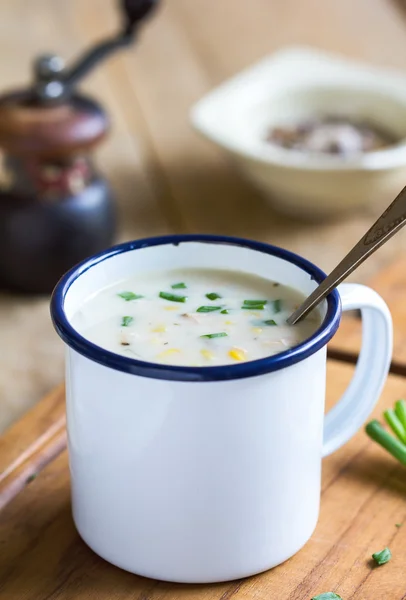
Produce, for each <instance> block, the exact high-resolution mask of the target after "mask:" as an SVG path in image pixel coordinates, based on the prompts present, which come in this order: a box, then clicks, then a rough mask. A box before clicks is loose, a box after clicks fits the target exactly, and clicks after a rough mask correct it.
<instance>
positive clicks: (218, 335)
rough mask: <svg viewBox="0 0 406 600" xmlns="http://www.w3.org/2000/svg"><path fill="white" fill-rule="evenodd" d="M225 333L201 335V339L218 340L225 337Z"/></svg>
mask: <svg viewBox="0 0 406 600" xmlns="http://www.w3.org/2000/svg"><path fill="white" fill-rule="evenodd" d="M226 336H227V333H226V332H225V331H221V332H220V333H206V335H201V336H200V337H202V338H210V339H211V338H219V337H226Z"/></svg>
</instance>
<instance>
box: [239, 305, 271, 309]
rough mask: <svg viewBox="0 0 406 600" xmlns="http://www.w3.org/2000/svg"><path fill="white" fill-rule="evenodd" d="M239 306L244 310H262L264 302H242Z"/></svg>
mask: <svg viewBox="0 0 406 600" xmlns="http://www.w3.org/2000/svg"><path fill="white" fill-rule="evenodd" d="M241 308H243V309H244V310H264V308H265V304H243V305H242V306H241Z"/></svg>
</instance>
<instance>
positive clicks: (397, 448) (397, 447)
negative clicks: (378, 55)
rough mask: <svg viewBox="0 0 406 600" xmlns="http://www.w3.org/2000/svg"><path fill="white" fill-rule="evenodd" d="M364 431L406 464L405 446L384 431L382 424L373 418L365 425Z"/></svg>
mask: <svg viewBox="0 0 406 600" xmlns="http://www.w3.org/2000/svg"><path fill="white" fill-rule="evenodd" d="M365 431H366V433H367V434H368V435H369V437H370V438H371V439H373V440H374V441H375V442H377V443H378V444H380V445H381V446H382V447H383V448H385V449H386V450H387V451H388V452H390V454H392V456H394V457H395V458H397V459H398V461H399V462H401V463H402V465H405V466H406V446H405V445H404V444H402V442H399V440H397V439H396V438H394V437H393V436H392V435H390V433H388V432H387V431H385V429H384V428H383V427H382V425H381V424H380V423H379V421H377V420H376V419H374V420H373V421H370V422H369V423H368V425H367V426H366V427H365Z"/></svg>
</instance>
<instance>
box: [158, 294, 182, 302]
mask: <svg viewBox="0 0 406 600" xmlns="http://www.w3.org/2000/svg"><path fill="white" fill-rule="evenodd" d="M159 297H160V298H163V300H169V301H170V302H186V300H187V296H177V295H176V294H170V293H169V292H159Z"/></svg>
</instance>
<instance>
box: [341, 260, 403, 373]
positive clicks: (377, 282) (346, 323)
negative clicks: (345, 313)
mask: <svg viewBox="0 0 406 600" xmlns="http://www.w3.org/2000/svg"><path fill="white" fill-rule="evenodd" d="M368 285H370V286H371V287H372V288H373V289H374V290H376V291H377V292H378V293H379V294H381V296H382V297H383V299H384V300H385V302H386V303H387V304H388V306H389V309H390V311H391V313H392V318H393V323H394V335H393V337H394V340H393V361H392V372H395V373H398V374H403V375H406V302H405V298H406V258H404V257H402V258H399V259H398V260H396V261H395V262H393V263H392V264H391V265H389V266H388V267H387V268H386V269H383V270H382V271H381V272H380V273H378V274H377V275H376V276H375V277H373V278H372V279H371V281H369V282H368ZM360 341H361V323H360V321H359V320H358V319H354V318H344V319H343V321H342V323H341V325H340V328H339V330H338V332H337V334H336V335H335V336H334V338H333V340H332V341H331V343H330V346H329V348H330V350H331V352H332V353H333V356H336V357H337V356H340V355H341V356H342V353H346V354H347V355H348V356H349V358H350V359H351V360H356V356H357V354H358V349H359V347H360ZM342 357H343V356H342Z"/></svg>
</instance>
